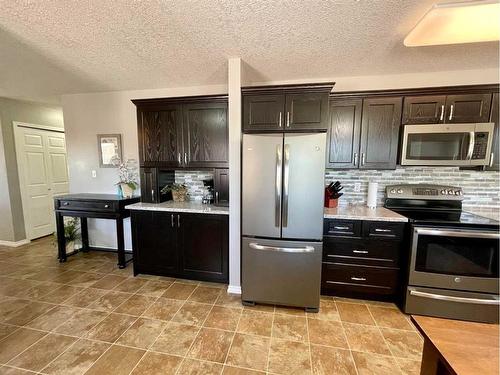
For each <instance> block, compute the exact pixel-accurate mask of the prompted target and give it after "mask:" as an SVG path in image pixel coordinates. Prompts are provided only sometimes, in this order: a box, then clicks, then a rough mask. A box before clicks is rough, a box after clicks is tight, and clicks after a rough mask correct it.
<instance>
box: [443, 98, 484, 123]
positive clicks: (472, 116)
mask: <svg viewBox="0 0 500 375" xmlns="http://www.w3.org/2000/svg"><path fill="white" fill-rule="evenodd" d="M490 105H491V94H489V93H488V94H464V95H448V96H447V97H446V115H445V118H444V121H445V122H447V123H462V122H488V121H489V118H490Z"/></svg>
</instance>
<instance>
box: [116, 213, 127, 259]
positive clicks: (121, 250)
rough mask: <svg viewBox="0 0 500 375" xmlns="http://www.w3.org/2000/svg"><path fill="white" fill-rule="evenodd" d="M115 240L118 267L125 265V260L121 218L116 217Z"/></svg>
mask: <svg viewBox="0 0 500 375" xmlns="http://www.w3.org/2000/svg"><path fill="white" fill-rule="evenodd" d="M116 240H117V244H118V268H120V269H122V268H125V267H127V262H126V261H125V240H124V238H123V219H122V218H120V219H116Z"/></svg>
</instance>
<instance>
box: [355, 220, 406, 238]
mask: <svg viewBox="0 0 500 375" xmlns="http://www.w3.org/2000/svg"><path fill="white" fill-rule="evenodd" d="M404 227H405V225H404V223H398V222H390V221H364V222H363V236H364V237H368V238H369V237H381V238H387V239H389V238H392V239H400V238H403V234H404Z"/></svg>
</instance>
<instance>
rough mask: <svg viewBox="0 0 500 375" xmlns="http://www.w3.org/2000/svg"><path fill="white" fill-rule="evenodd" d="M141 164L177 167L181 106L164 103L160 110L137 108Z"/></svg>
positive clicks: (179, 147) (180, 134)
mask: <svg viewBox="0 0 500 375" xmlns="http://www.w3.org/2000/svg"><path fill="white" fill-rule="evenodd" d="M139 117H140V124H141V126H140V127H139V145H140V157H141V164H142V165H145V166H165V167H178V166H180V162H181V154H182V151H183V150H182V108H181V107H180V106H179V105H166V106H164V107H162V109H161V110H148V109H141V110H139Z"/></svg>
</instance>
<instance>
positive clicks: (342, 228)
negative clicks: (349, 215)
mask: <svg viewBox="0 0 500 375" xmlns="http://www.w3.org/2000/svg"><path fill="white" fill-rule="evenodd" d="M333 229H337V230H348V229H349V227H337V226H335V227H333Z"/></svg>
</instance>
